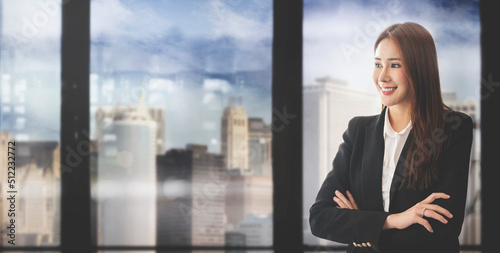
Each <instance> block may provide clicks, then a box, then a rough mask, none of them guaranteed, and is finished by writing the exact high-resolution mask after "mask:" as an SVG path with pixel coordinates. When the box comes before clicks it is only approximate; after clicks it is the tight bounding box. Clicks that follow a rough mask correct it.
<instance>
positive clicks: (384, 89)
mask: <svg viewBox="0 0 500 253" xmlns="http://www.w3.org/2000/svg"><path fill="white" fill-rule="evenodd" d="M397 88H398V87H380V90H381V91H382V94H384V95H385V96H387V95H391V94H392V93H394V91H395V90H396V89H397Z"/></svg>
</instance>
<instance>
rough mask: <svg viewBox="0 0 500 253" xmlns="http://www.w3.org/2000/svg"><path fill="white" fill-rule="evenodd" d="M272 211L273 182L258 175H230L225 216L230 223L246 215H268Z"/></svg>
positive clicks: (242, 218)
mask: <svg viewBox="0 0 500 253" xmlns="http://www.w3.org/2000/svg"><path fill="white" fill-rule="evenodd" d="M272 212H273V182H272V179H271V178H270V177H266V176H260V175H241V174H239V173H235V174H233V175H231V176H230V179H229V182H228V184H227V187H226V216H227V222H228V224H230V225H233V226H236V225H237V224H238V222H240V221H242V220H244V219H246V217H247V216H248V215H268V214H272Z"/></svg>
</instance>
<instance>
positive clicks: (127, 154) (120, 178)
mask: <svg viewBox="0 0 500 253" xmlns="http://www.w3.org/2000/svg"><path fill="white" fill-rule="evenodd" d="M144 109H145V105H144V104H143V103H140V105H139V107H138V108H137V110H134V111H120V112H118V113H115V114H114V118H113V119H112V121H111V122H110V123H109V126H108V127H106V128H104V130H103V131H102V134H101V135H100V136H99V139H98V145H99V149H98V150H99V151H98V162H97V164H98V165H97V183H96V184H97V189H98V191H97V196H96V198H97V203H98V211H97V212H98V215H97V216H98V224H99V226H98V239H97V240H98V243H99V244H100V245H142V246H152V245H155V244H156V159H155V158H156V149H157V146H156V142H155V140H156V139H157V136H156V133H157V131H156V130H157V128H156V123H155V121H152V120H149V115H147V111H146V110H144Z"/></svg>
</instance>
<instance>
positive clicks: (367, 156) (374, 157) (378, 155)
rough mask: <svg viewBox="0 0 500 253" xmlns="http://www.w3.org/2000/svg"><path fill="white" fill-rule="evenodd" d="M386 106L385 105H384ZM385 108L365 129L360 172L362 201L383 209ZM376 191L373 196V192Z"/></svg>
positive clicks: (371, 206)
mask: <svg viewBox="0 0 500 253" xmlns="http://www.w3.org/2000/svg"><path fill="white" fill-rule="evenodd" d="M386 108H387V107H386ZM386 108H384V110H383V111H382V113H380V115H379V116H378V117H376V118H375V119H374V120H373V121H372V123H371V124H370V125H368V126H366V129H365V145H364V148H363V158H362V159H363V160H362V174H363V176H362V177H363V182H364V183H365V186H364V188H365V190H364V191H363V192H365V193H366V194H365V196H366V198H364V202H365V203H366V205H367V207H370V208H375V210H383V209H384V207H383V204H382V201H383V200H382V166H383V162H384V146H385V145H384V135H383V134H384V119H385V118H384V117H385V112H386ZM374 192H375V193H376V194H375V196H373V195H374V194H373V193H374Z"/></svg>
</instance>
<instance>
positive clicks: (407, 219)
mask: <svg viewBox="0 0 500 253" xmlns="http://www.w3.org/2000/svg"><path fill="white" fill-rule="evenodd" d="M449 198H450V195H448V194H445V193H441V192H435V193H432V194H431V195H429V197H427V198H426V199H424V200H422V201H421V202H418V203H417V204H416V205H414V206H412V207H411V208H409V209H408V210H406V211H404V212H402V213H397V214H391V215H389V216H387V219H386V220H385V223H384V227H383V229H391V228H397V229H405V228H407V227H409V226H410V225H412V224H415V223H418V224H420V225H422V226H424V227H425V228H426V229H427V230H428V231H429V232H431V233H433V232H434V231H433V230H432V227H431V224H429V222H428V221H427V220H426V219H424V217H429V218H433V219H436V220H438V221H440V222H442V223H444V224H446V223H448V220H447V219H445V218H444V217H443V215H444V216H446V217H448V218H452V217H453V215H452V214H451V213H450V212H449V211H448V210H446V209H444V208H442V207H440V206H438V205H435V204H431V203H432V202H434V200H436V199H449Z"/></svg>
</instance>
